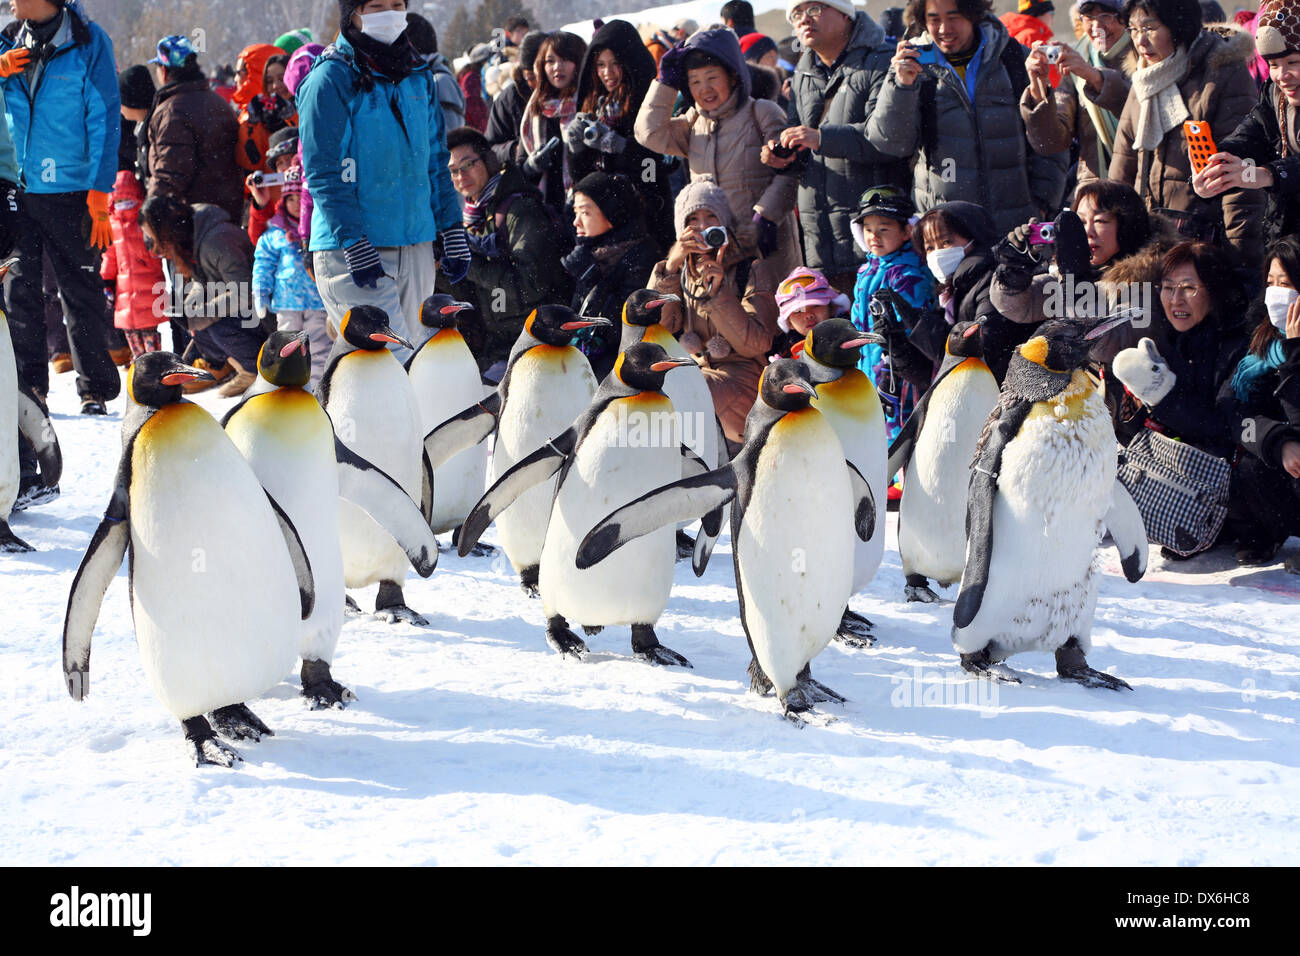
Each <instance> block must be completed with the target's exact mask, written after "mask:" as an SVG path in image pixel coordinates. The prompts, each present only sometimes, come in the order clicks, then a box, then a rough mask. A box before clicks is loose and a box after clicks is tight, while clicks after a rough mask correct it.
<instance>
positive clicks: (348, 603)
mask: <svg viewBox="0 0 1300 956" xmlns="http://www.w3.org/2000/svg"><path fill="white" fill-rule="evenodd" d="M343 613H344V615H346V616H347V617H364V616H365V613H366V612H365V611H363V610H361V607H360V606H359V605H358V604H357V602H356V601H355V600H353V598H352V595H351V594H345V595H343Z"/></svg>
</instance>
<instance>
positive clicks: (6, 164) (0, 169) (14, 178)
mask: <svg viewBox="0 0 1300 956" xmlns="http://www.w3.org/2000/svg"><path fill="white" fill-rule="evenodd" d="M0 109H4V90H3V89H0ZM0 179H4V180H8V181H9V182H11V183H16V182H18V154H17V153H15V152H14V141H13V139H12V138H11V137H10V136H9V126H8V124H5V125H4V126H0Z"/></svg>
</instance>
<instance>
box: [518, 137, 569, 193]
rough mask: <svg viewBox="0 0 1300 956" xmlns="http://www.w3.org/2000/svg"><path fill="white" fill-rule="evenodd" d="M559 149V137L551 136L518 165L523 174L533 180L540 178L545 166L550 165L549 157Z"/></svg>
mask: <svg viewBox="0 0 1300 956" xmlns="http://www.w3.org/2000/svg"><path fill="white" fill-rule="evenodd" d="M559 151H560V137H558V136H552V137H551V138H550V139H548V140H547V141H546V142H545V143H544V144H543V145H541V146H539V147H538V148H537V149H536V150H534V151H533V152H531V153H529V154H528V158H527V159H525V160H524V161H523V162H522V163H521V164H520V166H519V168H520V169H521V170H522V171H523V174H524V175H525V176H527V177H528V178H529V179H531V180H532V181H533V182H536V181H537V180H539V179H541V178H542V176H544V175H545V174H546V170H547V167H549V166H550V165H551V159H552V158H553V157H554V156H555V154H556V153H558V152H559Z"/></svg>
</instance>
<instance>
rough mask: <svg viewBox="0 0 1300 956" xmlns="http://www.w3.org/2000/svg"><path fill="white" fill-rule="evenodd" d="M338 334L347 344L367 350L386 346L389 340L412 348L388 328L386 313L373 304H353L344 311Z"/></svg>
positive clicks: (371, 350)
mask: <svg viewBox="0 0 1300 956" xmlns="http://www.w3.org/2000/svg"><path fill="white" fill-rule="evenodd" d="M339 334H340V335H341V336H343V338H344V340H345V341H346V342H347V343H348V344H349V345H351V346H353V347H354V348H358V349H365V350H366V351H367V352H377V351H378V350H379V349H382V348H387V347H388V343H390V342H393V343H396V344H397V345H404V346H406V347H407V348H408V349H409V348H413V346H412V345H411V343H410V342H408V341H406V339H404V338H402V337H401V336H400V335H398V334H397V333H396V332H394V331H393V330H392V329H391V328H389V326H388V313H387V312H385V311H384V310H383V309H379V308H376V307H375V306H373V305H355V306H353V307H352V308H350V309H348V310H347V311H346V312H344V313H343V321H342V322H340V323H339Z"/></svg>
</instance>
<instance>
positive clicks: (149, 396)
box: [126, 352, 212, 408]
mask: <svg viewBox="0 0 1300 956" xmlns="http://www.w3.org/2000/svg"><path fill="white" fill-rule="evenodd" d="M210 381H212V373H211V372H205V371H203V370H202V369H197V368H191V367H190V366H188V365H186V364H185V363H184V362H182V361H181V360H180V359H179V358H178V357H177V356H176V353H175V352H146V353H144V355H141V356H140V357H139V358H137V359H136V360H135V361H134V362H132V363H131V369H130V371H128V372H127V373H126V393H127V394H128V395H129V396H131V401H133V402H135V403H136V404H137V405H146V406H148V407H149V408H162V407H163V406H164V405H171V404H174V403H175V402H179V401H180V400H181V397H182V395H183V394H184V393H183V392H182V391H181V386H182V385H184V384H185V383H186V382H210Z"/></svg>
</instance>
